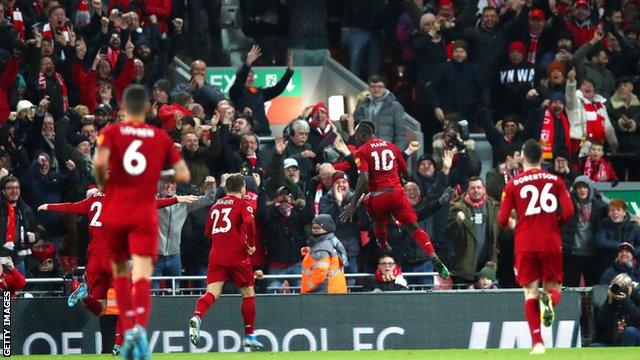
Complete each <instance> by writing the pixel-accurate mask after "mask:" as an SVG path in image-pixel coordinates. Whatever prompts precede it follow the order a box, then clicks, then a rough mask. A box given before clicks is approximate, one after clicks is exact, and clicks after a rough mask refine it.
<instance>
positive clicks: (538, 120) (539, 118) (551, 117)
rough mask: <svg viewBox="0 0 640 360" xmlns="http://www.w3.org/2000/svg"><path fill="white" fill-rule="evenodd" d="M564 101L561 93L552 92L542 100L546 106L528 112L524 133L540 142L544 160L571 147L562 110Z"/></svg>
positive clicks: (566, 120)
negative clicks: (547, 97)
mask: <svg viewBox="0 0 640 360" xmlns="http://www.w3.org/2000/svg"><path fill="white" fill-rule="evenodd" d="M566 103H567V100H566V98H565V96H564V94H563V93H560V92H556V93H553V94H551V96H550V97H549V99H547V100H545V101H544V102H543V105H546V106H544V108H543V109H542V110H536V111H535V112H532V113H530V116H529V119H527V124H526V128H525V134H527V136H528V137H530V138H532V139H537V140H538V142H540V145H541V146H542V158H543V160H545V161H551V160H553V158H554V157H555V155H556V154H558V153H568V152H569V150H570V149H571V139H570V133H569V132H570V125H569V119H568V118H567V114H566V113H565V111H564V108H565V104H566Z"/></svg>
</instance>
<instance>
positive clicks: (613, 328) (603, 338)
mask: <svg viewBox="0 0 640 360" xmlns="http://www.w3.org/2000/svg"><path fill="white" fill-rule="evenodd" d="M638 292H639V291H638V288H637V287H636V288H635V289H634V290H633V292H632V293H631V299H629V298H626V299H624V300H617V301H613V303H612V304H609V302H608V301H607V300H606V299H605V301H604V304H602V305H601V306H599V307H598V308H597V310H596V336H595V341H596V342H601V343H604V344H609V345H611V344H617V343H618V342H619V339H620V334H618V332H617V325H618V321H619V320H622V319H624V320H625V322H626V326H634V327H640V309H639V308H638V304H639V303H640V301H639V298H640V295H639V294H638Z"/></svg>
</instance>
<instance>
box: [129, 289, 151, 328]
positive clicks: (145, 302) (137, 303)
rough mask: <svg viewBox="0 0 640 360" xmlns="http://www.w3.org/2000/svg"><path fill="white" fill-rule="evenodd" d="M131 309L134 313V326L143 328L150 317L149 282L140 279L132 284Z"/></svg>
mask: <svg viewBox="0 0 640 360" xmlns="http://www.w3.org/2000/svg"><path fill="white" fill-rule="evenodd" d="M133 307H134V309H135V313H136V324H138V325H142V326H144V327H145V328H146V327H147V324H148V323H149V315H151V281H149V279H145V278H141V279H138V281H136V283H135V284H133Z"/></svg>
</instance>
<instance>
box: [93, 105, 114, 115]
mask: <svg viewBox="0 0 640 360" xmlns="http://www.w3.org/2000/svg"><path fill="white" fill-rule="evenodd" d="M93 113H94V114H98V113H102V114H111V106H109V104H100V105H98V107H97V108H96V110H95V111H94V112H93Z"/></svg>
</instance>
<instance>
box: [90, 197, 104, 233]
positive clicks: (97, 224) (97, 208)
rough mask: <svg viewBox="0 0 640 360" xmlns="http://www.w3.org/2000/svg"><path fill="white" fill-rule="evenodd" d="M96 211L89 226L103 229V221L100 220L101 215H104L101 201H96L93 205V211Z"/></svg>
mask: <svg viewBox="0 0 640 360" xmlns="http://www.w3.org/2000/svg"><path fill="white" fill-rule="evenodd" d="M94 209H95V211H96V213H95V215H93V217H92V218H91V222H90V223H89V226H95V227H101V226H102V221H100V220H98V219H99V218H100V214H101V213H102V203H101V202H99V201H96V202H94V203H93V204H91V211H93V210H94Z"/></svg>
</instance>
